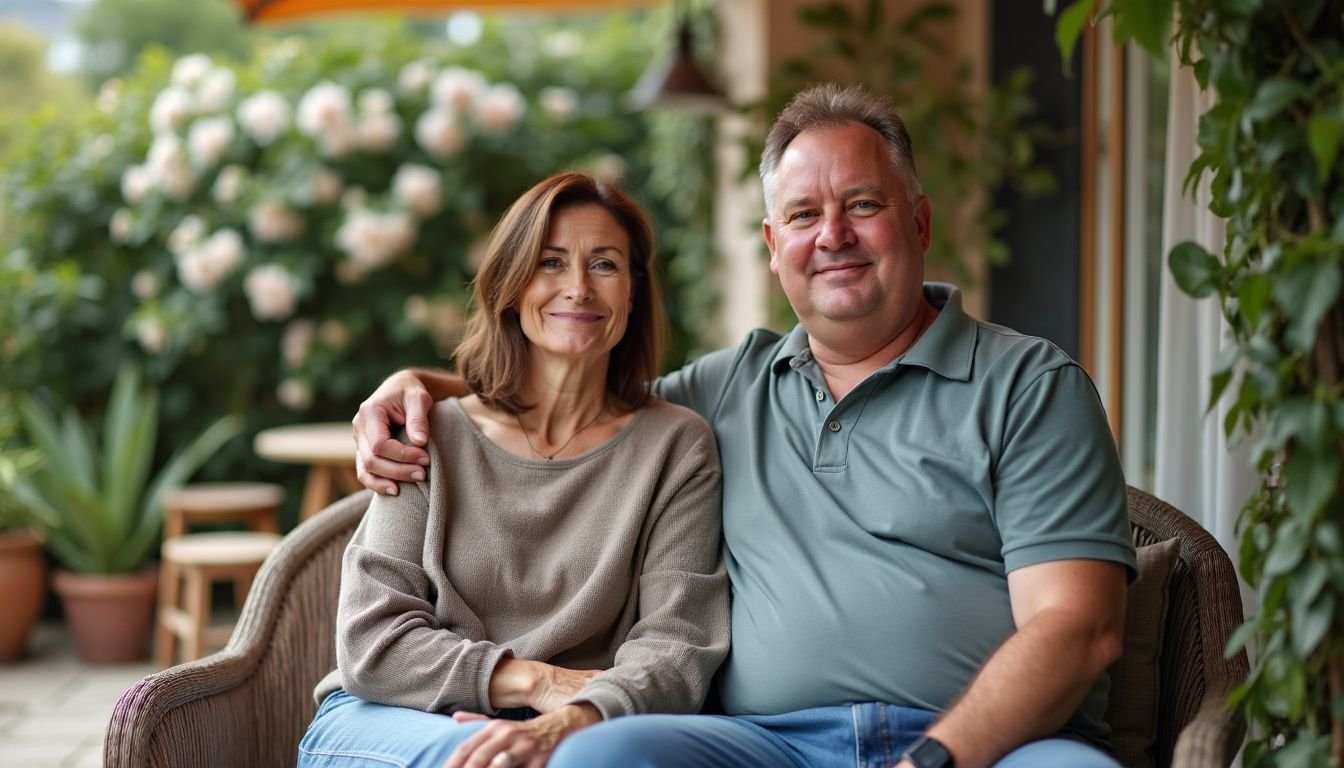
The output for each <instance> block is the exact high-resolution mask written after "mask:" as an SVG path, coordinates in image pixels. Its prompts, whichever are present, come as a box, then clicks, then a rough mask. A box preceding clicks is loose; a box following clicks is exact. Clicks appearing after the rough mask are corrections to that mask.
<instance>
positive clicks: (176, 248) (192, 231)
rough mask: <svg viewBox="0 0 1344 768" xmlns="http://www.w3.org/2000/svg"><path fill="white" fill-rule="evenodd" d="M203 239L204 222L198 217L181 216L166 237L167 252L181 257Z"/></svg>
mask: <svg viewBox="0 0 1344 768" xmlns="http://www.w3.org/2000/svg"><path fill="white" fill-rule="evenodd" d="M203 237H205V222H204V221H202V220H201V217H200V216H191V215H188V216H183V217H182V221H180V222H178V224H177V226H176V227H174V228H173V231H172V232H171V233H169V235H168V250H170V251H172V252H173V253H174V254H175V255H178V256H181V255H182V254H184V253H186V252H187V251H189V250H191V249H192V248H194V247H195V246H196V245H197V244H198V243H200V242H201V238H203Z"/></svg>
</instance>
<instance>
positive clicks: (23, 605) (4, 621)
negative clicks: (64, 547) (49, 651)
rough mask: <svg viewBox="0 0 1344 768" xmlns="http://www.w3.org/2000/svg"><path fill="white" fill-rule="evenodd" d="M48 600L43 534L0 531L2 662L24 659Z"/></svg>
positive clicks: (0, 639)
mask: <svg viewBox="0 0 1344 768" xmlns="http://www.w3.org/2000/svg"><path fill="white" fill-rule="evenodd" d="M46 596H47V560H46V557H45V556H44V555H43V553H42V534H41V533H40V532H39V531H37V530H36V529H31V528H22V529H19V530H14V531H0V661H12V660H14V659H17V658H18V657H20V656H22V655H23V651H24V648H25V647H26V646H27V644H28V631H29V630H31V629H32V628H33V623H34V622H36V621H37V615H38V613H39V612H41V610H42V601H43V600H44V599H45V598H46Z"/></svg>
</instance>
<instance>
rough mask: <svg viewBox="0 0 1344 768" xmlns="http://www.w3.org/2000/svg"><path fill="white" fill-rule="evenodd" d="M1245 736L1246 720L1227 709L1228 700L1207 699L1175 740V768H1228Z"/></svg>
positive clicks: (1220, 698)
mask: <svg viewBox="0 0 1344 768" xmlns="http://www.w3.org/2000/svg"><path fill="white" fill-rule="evenodd" d="M1245 736H1246V722H1245V719H1244V718H1242V716H1241V714H1240V713H1239V712H1236V711H1235V710H1233V709H1232V708H1231V707H1229V706H1228V704H1227V697H1226V696H1221V695H1220V696H1210V697H1206V698H1205V700H1204V705H1203V706H1202V707H1200V710H1199V712H1198V713H1197V714H1196V715H1195V718H1194V719H1193V720H1191V721H1190V723H1189V724H1188V725H1186V726H1185V728H1184V729H1183V730H1182V731H1181V735H1180V737H1179V738H1177V740H1176V750H1175V753H1174V754H1173V755H1172V758H1171V765H1172V768H1227V766H1229V765H1231V764H1232V760H1233V759H1234V758H1235V757H1236V755H1237V751H1238V750H1239V749H1241V744H1242V741H1243V739H1244V738H1245Z"/></svg>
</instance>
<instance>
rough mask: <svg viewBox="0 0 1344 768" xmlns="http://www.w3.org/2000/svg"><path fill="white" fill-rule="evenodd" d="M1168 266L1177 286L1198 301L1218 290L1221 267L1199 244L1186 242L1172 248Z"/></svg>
mask: <svg viewBox="0 0 1344 768" xmlns="http://www.w3.org/2000/svg"><path fill="white" fill-rule="evenodd" d="M1167 264H1168V265H1169V266H1170V268H1171V276H1172V277H1173V278H1175V279H1176V285H1177V286H1178V287H1179V288H1180V289H1181V291H1183V292H1184V293H1186V294H1188V295H1190V296H1193V297H1194V298H1196V299H1202V298H1204V297H1206V296H1212V295H1213V293H1214V292H1215V291H1216V290H1217V289H1218V282H1217V281H1218V278H1219V276H1220V274H1221V267H1220V265H1219V264H1218V260H1217V259H1215V258H1214V257H1213V255H1212V254H1210V253H1209V252H1208V251H1207V250H1205V249H1204V246H1202V245H1200V244H1199V243H1194V242H1190V241H1186V242H1184V243H1181V244H1179V245H1177V246H1176V247H1175V248H1172V249H1171V255H1170V256H1169V257H1167Z"/></svg>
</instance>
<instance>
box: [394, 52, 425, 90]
mask: <svg viewBox="0 0 1344 768" xmlns="http://www.w3.org/2000/svg"><path fill="white" fill-rule="evenodd" d="M433 79H434V64H433V63H432V62H430V61H428V60H426V59H416V60H415V61H412V62H411V63H410V64H407V65H406V66H404V67H402V68H401V72H400V73H399V74H398V75H397V90H399V91H401V92H402V93H404V94H406V95H407V96H419V95H420V94H422V93H424V92H425V88H427V87H429V83H430V81H431V80H433Z"/></svg>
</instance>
